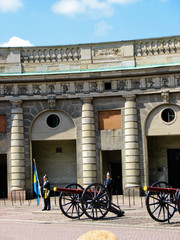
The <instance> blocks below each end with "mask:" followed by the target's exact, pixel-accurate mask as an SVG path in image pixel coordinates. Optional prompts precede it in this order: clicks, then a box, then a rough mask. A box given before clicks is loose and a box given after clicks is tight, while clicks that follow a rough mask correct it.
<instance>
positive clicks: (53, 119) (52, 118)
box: [46, 114, 60, 128]
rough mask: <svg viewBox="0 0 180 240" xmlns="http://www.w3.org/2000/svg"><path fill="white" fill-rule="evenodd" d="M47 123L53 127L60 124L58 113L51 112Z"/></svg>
mask: <svg viewBox="0 0 180 240" xmlns="http://www.w3.org/2000/svg"><path fill="white" fill-rule="evenodd" d="M46 121H47V125H48V126H49V127H51V128H56V127H58V126H59V124H60V118H59V117H58V116H57V115H56V114H51V115H49V116H48V118H47V120H46Z"/></svg>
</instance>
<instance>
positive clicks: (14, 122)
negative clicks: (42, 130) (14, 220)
mask: <svg viewBox="0 0 180 240" xmlns="http://www.w3.org/2000/svg"><path fill="white" fill-rule="evenodd" d="M11 104H12V107H11V191H12V192H13V191H18V192H17V196H16V198H19V194H20V193H21V194H24V192H25V191H24V189H25V156H24V126H23V109H22V101H20V100H17V101H11ZM22 192H23V193H22ZM21 197H22V196H21Z"/></svg>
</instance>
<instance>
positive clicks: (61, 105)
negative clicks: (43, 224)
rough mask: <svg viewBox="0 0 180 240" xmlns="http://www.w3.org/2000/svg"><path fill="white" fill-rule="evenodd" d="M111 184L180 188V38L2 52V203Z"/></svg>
mask: <svg viewBox="0 0 180 240" xmlns="http://www.w3.org/2000/svg"><path fill="white" fill-rule="evenodd" d="M33 159H35V160H36V165H37V170H38V175H39V179H40V182H42V177H43V175H44V174H47V175H48V177H49V180H50V182H51V187H52V188H53V187H54V186H65V185H66V184H68V183H79V184H81V185H83V186H84V187H85V186H87V185H89V184H91V183H94V182H101V183H103V182H104V179H105V176H106V172H107V171H109V172H110V174H111V176H112V178H113V179H114V182H115V185H116V186H115V188H116V191H117V192H118V194H122V193H124V192H125V190H126V189H128V188H131V187H133V188H134V187H135V188H139V190H140V189H142V188H143V186H144V185H147V184H151V183H153V182H155V181H158V180H161V181H167V182H169V183H170V184H171V185H172V186H180V174H179V169H180V36H173V37H164V38H156V39H155V38H154V39H141V40H132V41H120V42H107V43H93V44H79V45H68V46H46V47H45V46H44V47H17V48H14V47H13V48H0V184H1V186H0V197H8V196H9V197H10V196H11V194H12V193H13V192H14V191H16V192H17V193H18V194H23V195H24V196H26V195H27V194H30V193H31V194H32V193H33Z"/></svg>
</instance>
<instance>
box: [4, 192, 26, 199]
mask: <svg viewBox="0 0 180 240" xmlns="http://www.w3.org/2000/svg"><path fill="white" fill-rule="evenodd" d="M8 199H9V200H11V201H16V200H18V201H20V200H21V201H24V200H26V190H12V191H11V193H9V194H8Z"/></svg>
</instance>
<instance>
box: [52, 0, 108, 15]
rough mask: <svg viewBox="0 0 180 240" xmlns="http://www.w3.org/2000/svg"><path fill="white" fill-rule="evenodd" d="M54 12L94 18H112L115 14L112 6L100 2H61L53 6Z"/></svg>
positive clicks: (94, 0)
mask: <svg viewBox="0 0 180 240" xmlns="http://www.w3.org/2000/svg"><path fill="white" fill-rule="evenodd" d="M52 11H53V12H54V13H57V14H63V15H67V16H70V17H74V16H75V15H76V14H80V13H81V14H82V13H83V14H89V15H91V16H93V17H97V16H111V15H112V12H113V10H112V7H111V5H110V4H108V3H107V2H106V1H100V0H60V1H58V2H56V3H55V4H54V5H53V6H52Z"/></svg>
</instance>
